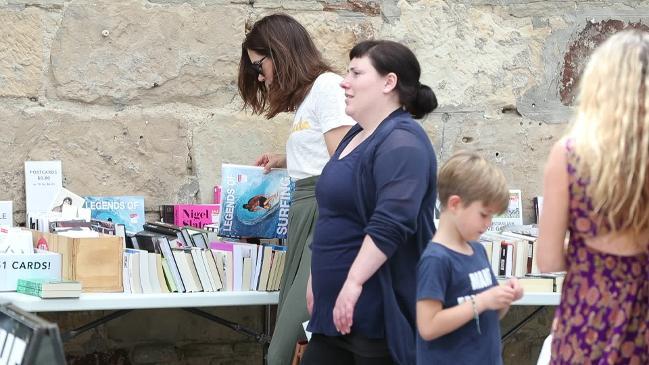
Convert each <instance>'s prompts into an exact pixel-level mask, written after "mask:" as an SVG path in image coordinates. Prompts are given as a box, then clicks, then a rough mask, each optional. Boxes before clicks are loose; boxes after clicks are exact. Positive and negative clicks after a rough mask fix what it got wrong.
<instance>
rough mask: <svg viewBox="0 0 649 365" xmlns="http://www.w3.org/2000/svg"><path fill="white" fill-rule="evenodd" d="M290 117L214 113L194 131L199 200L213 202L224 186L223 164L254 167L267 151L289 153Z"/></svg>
mask: <svg viewBox="0 0 649 365" xmlns="http://www.w3.org/2000/svg"><path fill="white" fill-rule="evenodd" d="M291 123H292V119H290V115H288V114H284V115H279V116H277V117H275V118H273V119H272V120H267V119H266V118H264V117H263V116H253V115H250V114H245V113H213V114H211V115H210V116H209V117H208V118H206V120H204V121H203V122H202V123H201V124H200V125H198V126H196V127H195V129H194V130H193V147H192V155H193V157H192V158H193V163H194V167H195V169H196V173H197V175H198V176H200V180H199V183H200V201H201V202H211V201H212V200H213V198H214V195H213V193H212V191H213V187H214V185H215V184H221V164H222V163H235V164H243V165H252V164H254V162H255V160H256V159H257V158H258V157H259V156H261V154H262V153H264V152H276V153H286V148H285V146H286V140H287V139H288V133H289V131H290V128H291Z"/></svg>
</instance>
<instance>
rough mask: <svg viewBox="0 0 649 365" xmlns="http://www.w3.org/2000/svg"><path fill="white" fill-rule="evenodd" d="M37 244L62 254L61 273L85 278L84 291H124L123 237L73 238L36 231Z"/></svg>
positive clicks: (34, 237)
mask: <svg viewBox="0 0 649 365" xmlns="http://www.w3.org/2000/svg"><path fill="white" fill-rule="evenodd" d="M32 237H33V239H34V247H38V246H42V245H43V244H45V245H47V250H49V251H52V252H58V253H59V254H61V277H62V278H63V279H68V280H77V281H80V282H81V285H82V290H83V291H84V292H123V291H124V288H123V286H122V285H123V282H122V266H123V265H122V261H123V260H124V255H123V250H124V249H123V243H122V238H121V237H116V236H111V235H103V234H102V235H100V237H93V238H72V237H65V236H61V235H58V234H54V233H43V232H38V231H32Z"/></svg>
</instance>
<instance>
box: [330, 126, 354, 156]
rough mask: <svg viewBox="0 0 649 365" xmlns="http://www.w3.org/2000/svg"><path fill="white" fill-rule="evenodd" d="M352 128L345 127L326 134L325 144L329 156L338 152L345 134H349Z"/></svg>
mask: <svg viewBox="0 0 649 365" xmlns="http://www.w3.org/2000/svg"><path fill="white" fill-rule="evenodd" d="M351 127H352V126H351V125H343V126H340V127H338V128H334V129H332V130H329V131H327V132H325V134H324V140H325V144H326V145H327V152H329V156H332V155H333V154H334V152H336V148H338V145H339V144H340V141H342V140H343V137H345V134H347V132H349V130H350V129H351Z"/></svg>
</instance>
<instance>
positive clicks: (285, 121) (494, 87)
mask: <svg viewBox="0 0 649 365" xmlns="http://www.w3.org/2000/svg"><path fill="white" fill-rule="evenodd" d="M648 9H649V2H648V1H631V0H622V1H612V0H593V1H533V0H527V1H525V0H474V1H468V0H456V1H436V0H409V1H406V0H401V1H397V0H383V1H371V0H369V1H368V0H347V1H345V0H320V1H315V0H306V1H276V0H275V1H273V0H256V1H255V0H245V1H244V0H231V1H227V0H186V1H182V0H149V1H146V0H111V1H108V0H105V1H101V0H95V1H84V0H79V1H66V0H0V126H1V127H2V133H0V141H1V142H2V143H0V155H2V156H5V158H4V161H3V165H4V166H5V167H4V168H3V169H2V170H1V171H0V200H13V201H14V207H15V221H16V223H17V224H24V220H25V214H24V213H25V211H24V210H25V205H24V204H25V203H24V201H25V196H24V188H23V184H24V183H23V182H24V175H23V162H24V161H25V160H39V159H60V160H62V161H63V171H64V186H66V187H67V188H68V189H70V190H72V191H74V192H76V193H78V194H80V195H101V194H112V195H123V194H137V195H143V196H145V201H146V209H147V214H148V218H150V219H155V218H157V207H158V205H159V204H164V203H173V202H209V201H210V199H211V195H212V186H213V185H214V184H215V183H217V182H218V181H219V178H220V176H219V166H220V164H221V163H222V162H235V163H250V162H252V161H254V159H255V158H256V157H257V155H258V154H259V153H260V152H263V151H273V150H276V151H279V150H281V149H282V148H283V145H284V141H285V140H286V138H287V134H288V131H289V120H290V116H288V115H283V116H280V117H277V118H275V119H273V120H270V121H269V120H265V119H264V118H262V117H259V116H252V115H250V114H249V113H246V112H244V111H242V110H241V101H240V99H239V97H238V95H237V90H236V80H235V77H236V68H237V65H238V59H239V56H240V54H241V48H240V42H241V40H242V38H243V36H244V34H245V33H244V32H245V29H246V27H247V26H250V25H251V24H252V23H253V22H254V21H255V20H256V19H258V18H259V17H261V16H263V15H266V14H269V13H273V12H277V11H282V12H287V13H289V14H291V15H293V16H295V17H296V18H298V19H299V20H300V21H301V22H302V23H303V24H304V25H305V26H306V28H307V29H308V30H309V31H310V32H311V33H312V35H313V36H314V38H315V40H316V42H317V44H318V46H319V47H320V48H321V50H322V51H323V53H324V55H325V56H326V57H327V59H328V60H329V61H330V62H331V63H332V64H333V65H334V66H335V67H336V68H337V69H338V70H339V71H341V72H342V71H343V70H344V69H345V66H346V63H347V58H346V54H347V51H348V50H349V49H350V48H351V46H352V45H353V44H355V43H356V42H358V41H360V40H363V39H367V38H372V37H374V38H389V39H393V40H398V41H401V42H404V43H405V44H407V45H408V46H410V47H411V48H412V49H413V50H414V51H415V53H416V54H417V56H418V57H419V60H420V62H421V64H422V68H423V82H424V83H426V84H428V85H430V86H431V87H432V88H433V90H434V91H435V92H436V93H437V96H438V99H439V101H440V104H441V105H440V108H439V109H438V110H437V111H436V112H435V113H433V114H432V115H430V116H429V117H427V118H426V119H425V120H424V121H423V125H424V127H425V128H426V130H427V131H428V133H429V135H430V138H431V140H432V141H433V143H434V145H435V148H436V152H437V154H438V158H439V160H440V161H444V160H445V159H446V158H448V156H450V155H451V154H452V153H453V151H455V150H458V149H463V148H468V149H473V150H476V151H479V152H480V153H481V154H483V155H484V156H486V157H487V158H488V159H489V160H492V161H494V162H495V163H497V164H498V165H499V166H500V167H502V168H503V170H504V171H505V173H506V176H507V178H508V180H509V183H510V186H511V187H512V188H520V189H522V191H523V196H524V198H525V201H524V210H525V218H526V220H527V221H528V222H529V221H531V219H532V204H531V198H532V197H533V196H535V195H539V194H540V193H541V178H542V169H543V161H544V160H545V157H546V155H547V153H548V151H549V149H550V147H551V145H552V144H553V143H554V142H555V141H556V140H557V139H558V138H559V137H560V136H561V134H562V133H563V131H564V130H565V128H566V122H567V121H568V120H569V118H570V112H571V105H572V103H573V101H574V95H575V94H574V93H575V87H576V85H577V82H578V78H579V72H580V71H581V70H582V68H583V64H584V61H585V59H586V58H587V56H588V54H589V52H590V51H591V50H592V49H593V48H594V47H595V46H596V45H597V44H599V42H601V41H602V39H603V38H604V37H605V36H606V35H608V34H610V33H612V32H614V31H617V30H620V29H624V28H627V27H640V28H642V27H646V26H644V25H643V24H647V19H646V16H645V15H643V14H648V12H647V10H648ZM530 310H531V309H530V308H523V309H516V310H515V311H514V312H513V313H512V314H511V315H510V316H509V317H508V318H507V319H506V321H505V323H504V327H508V326H510V325H511V323H513V321H514V319H515V318H516V317H523V316H524V315H525V314H526V312H529V311H530ZM215 311H216V312H219V313H224V315H226V316H228V317H229V318H237V319H240V320H242V321H244V322H246V323H247V324H248V325H250V326H252V327H255V328H257V329H261V328H262V317H263V316H262V313H263V311H262V309H260V308H259V307H252V308H235V309H220V310H215ZM550 312H551V311H546V312H545V313H544V314H543V315H542V316H540V317H539V318H537V319H536V320H534V321H532V322H531V323H530V324H529V325H528V326H526V327H525V328H524V329H523V330H522V332H521V333H520V334H519V335H517V336H514V337H512V339H511V340H510V341H508V342H507V343H506V344H505V359H506V363H509V364H531V363H533V362H534V360H535V359H536V354H537V353H538V349H539V347H540V344H541V342H542V339H543V337H544V336H545V335H546V334H547V332H548V331H549V321H550V318H551V313H550ZM98 315H99V314H98V313H67V314H56V315H54V314H52V315H48V318H51V319H54V320H57V321H58V322H59V323H60V324H61V326H62V327H64V329H69V328H73V327H75V326H77V325H80V324H81V323H83V322H84V321H85V320H88V319H91V318H96V317H97V316H98ZM505 329H506V328H505ZM67 351H68V354H69V356H70V360H71V361H70V362H71V363H73V364H77V363H79V364H81V363H83V364H95V363H97V364H99V363H111V364H145V363H170V364H207V363H209V364H235V363H237V364H238V363H242V364H243V363H255V361H256V360H254V361H253V359H258V358H260V357H261V353H262V348H261V346H259V345H257V344H255V343H254V341H251V340H250V339H248V338H246V337H243V336H239V335H233V333H232V332H231V331H229V330H228V329H222V328H219V327H217V326H215V325H212V324H208V323H207V322H206V321H205V320H201V319H198V317H195V318H194V317H189V314H186V313H182V312H177V311H145V312H134V313H130V314H128V315H127V316H125V317H122V318H120V319H118V320H116V321H114V322H111V323H109V324H108V325H106V326H104V327H101V328H99V329H97V330H93V331H90V332H89V333H87V334H84V335H81V336H79V337H78V338H77V339H75V340H74V341H72V342H70V343H69V344H68V345H67Z"/></svg>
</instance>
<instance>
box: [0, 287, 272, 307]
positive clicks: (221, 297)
mask: <svg viewBox="0 0 649 365" xmlns="http://www.w3.org/2000/svg"><path fill="white" fill-rule="evenodd" d="M278 300H279V292H257V291H238V292H237V291H228V292H199V293H164V294H160V293H157V294H125V293H83V294H81V296H80V297H79V298H64V299H41V298H38V297H34V296H31V295H25V294H20V293H16V292H0V303H4V302H11V303H13V304H14V305H16V306H18V307H20V308H21V309H23V310H26V311H28V312H62V311H88V310H119V309H153V308H195V307H223V306H242V305H266V304H277V302H278Z"/></svg>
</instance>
